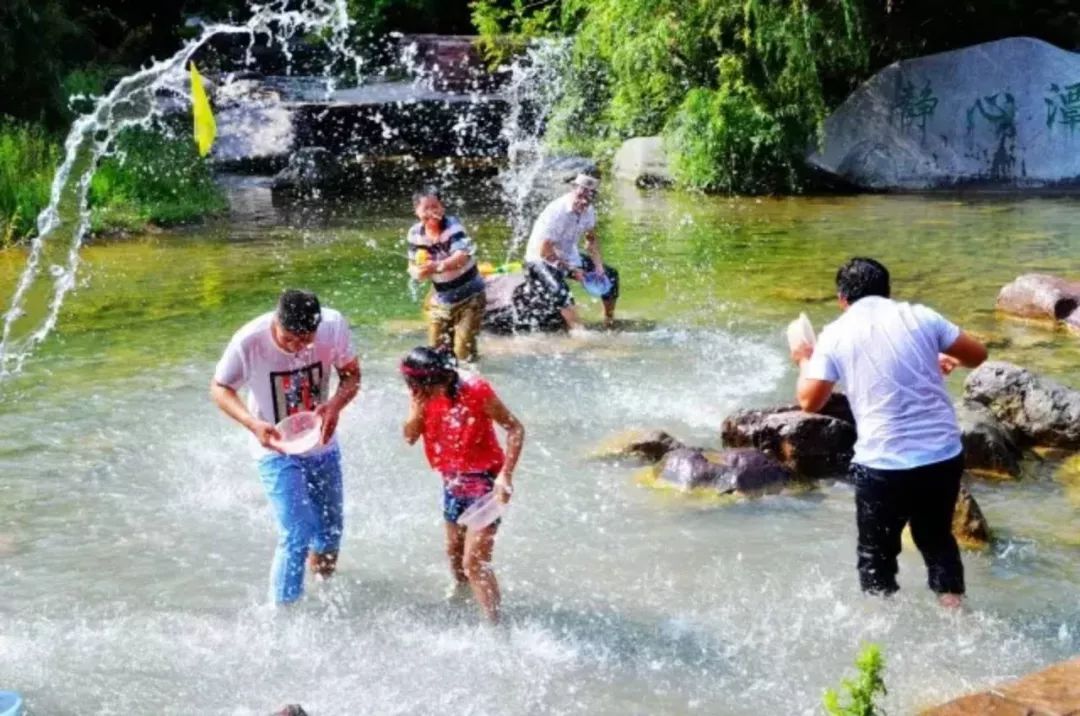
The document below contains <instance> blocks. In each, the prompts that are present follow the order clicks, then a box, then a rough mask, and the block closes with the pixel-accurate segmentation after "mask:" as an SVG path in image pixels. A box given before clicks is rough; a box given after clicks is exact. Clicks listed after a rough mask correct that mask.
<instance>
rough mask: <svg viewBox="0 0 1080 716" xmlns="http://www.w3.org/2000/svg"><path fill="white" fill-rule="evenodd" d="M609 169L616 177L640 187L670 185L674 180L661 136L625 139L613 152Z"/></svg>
mask: <svg viewBox="0 0 1080 716" xmlns="http://www.w3.org/2000/svg"><path fill="white" fill-rule="evenodd" d="M611 170H612V173H613V174H614V175H615V176H616V177H617V178H619V179H625V180H627V181H632V182H634V184H635V185H636V186H638V187H641V188H647V187H657V186H670V185H671V184H673V183H674V182H675V179H674V177H673V176H672V174H671V167H670V165H669V162H668V157H667V153H666V152H665V151H664V140H663V138H662V137H634V138H633V139H627V140H626V141H625V142H623V143H622V146H621V147H619V150H618V151H617V152H615V156H614V158H613V159H612V161H611Z"/></svg>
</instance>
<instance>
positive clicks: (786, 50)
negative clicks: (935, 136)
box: [472, 0, 1080, 193]
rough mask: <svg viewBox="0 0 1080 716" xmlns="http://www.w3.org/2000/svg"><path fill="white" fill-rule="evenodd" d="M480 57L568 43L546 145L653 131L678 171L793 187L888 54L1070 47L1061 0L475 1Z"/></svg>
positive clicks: (1074, 26)
mask: <svg viewBox="0 0 1080 716" xmlns="http://www.w3.org/2000/svg"><path fill="white" fill-rule="evenodd" d="M472 7H473V18H474V22H475V24H476V26H477V28H478V29H479V31H480V33H481V47H482V48H483V49H484V51H485V53H486V54H487V56H488V58H489V59H490V60H491V61H492V62H501V61H503V60H504V59H505V55H506V53H507V52H511V51H513V50H514V49H516V48H520V47H521V46H523V45H524V44H525V43H527V42H528V41H529V40H531V39H535V38H537V37H541V36H563V37H567V38H569V41H570V42H571V44H572V52H571V59H570V61H569V67H568V68H567V70H566V72H565V76H566V77H567V88H566V92H565V93H564V95H563V97H562V99H561V101H560V102H559V103H558V104H557V106H555V107H554V109H553V111H552V112H551V117H552V123H551V127H550V129H549V132H548V139H549V141H550V142H551V143H552V144H553V146H554V147H555V148H556V149H561V150H566V151H574V152H582V151H585V152H587V153H590V154H593V155H594V156H597V155H599V156H600V157H601V158H603V157H604V156H605V155H606V156H610V154H611V153H612V152H613V151H614V148H615V147H617V146H618V144H619V143H620V142H621V141H622V140H625V139H627V138H629V137H632V136H642V135H656V134H661V135H663V136H664V138H665V144H666V146H667V148H668V151H669V153H670V155H671V158H672V162H673V168H674V171H675V174H676V178H677V179H678V180H679V182H680V183H681V184H682V185H684V186H686V187H690V188H695V189H702V190H706V191H715V192H737V193H774V192H782V193H788V192H798V191H801V190H803V189H804V188H806V187H807V186H808V185H809V184H810V181H811V177H810V175H809V174H808V172H807V171H806V168H805V166H804V163H803V156H804V154H805V152H806V150H807V149H808V148H810V147H812V146H813V144H814V142H816V141H817V140H818V138H819V132H820V130H821V126H822V122H823V121H824V119H825V117H826V116H827V115H828V113H829V112H830V111H831V110H832V109H834V108H835V107H836V106H837V105H839V103H840V102H842V101H843V99H844V98H845V97H846V96H847V95H848V94H849V93H850V92H851V91H852V90H853V89H854V88H855V87H856V86H857V85H858V84H859V83H860V82H861V81H863V80H865V79H866V78H867V77H868V76H869V75H871V74H872V73H873V72H875V71H877V70H878V69H880V68H881V67H883V66H885V65H887V64H889V63H891V62H894V61H896V60H899V59H903V58H907V57H913V56H918V55H922V54H928V53H931V52H940V51H944V50H950V49H955V48H959V47H964V46H967V45H971V44H975V43H979V42H985V41H989V40H995V39H1000V38H1002V37H1009V36H1014V35H1029V36H1034V37H1039V38H1041V39H1045V40H1047V41H1049V42H1052V43H1054V44H1057V45H1058V46H1060V47H1064V48H1066V49H1071V50H1075V49H1077V48H1080V10H1078V9H1076V8H1075V7H1073V5H1072V4H1070V2H1069V0H1042V1H1040V2H1036V3H1030V2H1021V0H985V2H981V3H970V2H963V1H961V0H935V1H931V0H794V1H793V2H774V1H772V0H533V1H532V2H529V1H527V0H474V2H473V3H472Z"/></svg>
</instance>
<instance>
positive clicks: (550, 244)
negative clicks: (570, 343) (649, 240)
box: [525, 174, 619, 328]
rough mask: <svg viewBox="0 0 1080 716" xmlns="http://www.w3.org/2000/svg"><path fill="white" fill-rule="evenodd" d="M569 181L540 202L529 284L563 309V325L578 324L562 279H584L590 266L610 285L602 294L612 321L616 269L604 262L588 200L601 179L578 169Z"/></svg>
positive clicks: (527, 256)
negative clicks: (565, 190)
mask: <svg viewBox="0 0 1080 716" xmlns="http://www.w3.org/2000/svg"><path fill="white" fill-rule="evenodd" d="M573 185H574V188H573V190H571V191H570V192H569V193H567V194H564V195H562V196H560V197H558V198H556V199H555V200H554V201H552V202H551V203H550V204H548V205H547V206H546V207H544V210H543V211H542V212H540V216H538V217H537V219H536V222H535V223H534V224H533V229H532V234H530V235H529V243H528V245H527V246H526V247H525V262H526V264H527V267H528V269H527V280H528V281H529V288H530V289H531V290H533V291H535V292H537V293H538V294H539V297H538V298H541V299H542V300H545V301H549V302H553V303H554V304H555V305H556V306H557V307H558V308H559V310H560V311H561V312H562V314H563V318H564V319H565V320H566V323H567V326H569V327H570V328H577V327H579V326H580V325H581V321H580V320H579V319H578V315H577V310H576V309H575V308H574V299H573V297H572V296H571V295H570V289H569V288H568V287H567V285H566V278H567V276H570V277H573V278H574V279H575V280H577V281H583V280H584V279H585V275H586V274H588V273H590V272H592V273H595V274H596V275H597V276H607V279H608V281H609V282H610V284H611V286H610V288H609V290H608V291H607V292H605V293H604V294H603V295H602V296H601V300H602V301H603V303H604V323H605V324H606V325H607V326H611V325H612V324H613V323H614V321H615V302H616V301H617V300H618V298H619V272H618V271H617V270H615V268H614V267H612V266H605V265H604V261H603V259H602V257H601V256H600V243H599V241H598V240H597V238H596V210H595V209H594V208H593V206H592V204H593V200H594V199H595V198H596V192H597V190H598V189H599V187H600V180H598V179H597V178H596V177H591V176H589V175H588V174H578V175H577V177H575V178H574V181H573ZM582 238H584V239H585V250H586V253H585V254H584V255H582V253H581V251H580V249H579V244H580V243H581V239H582Z"/></svg>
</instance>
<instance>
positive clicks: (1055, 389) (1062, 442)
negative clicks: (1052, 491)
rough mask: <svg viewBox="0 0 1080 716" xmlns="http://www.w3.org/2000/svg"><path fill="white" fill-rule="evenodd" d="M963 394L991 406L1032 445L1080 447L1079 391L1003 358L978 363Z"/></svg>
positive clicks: (993, 410)
mask: <svg viewBox="0 0 1080 716" xmlns="http://www.w3.org/2000/svg"><path fill="white" fill-rule="evenodd" d="M964 397H965V398H966V399H967V400H971V401H974V402H976V403H979V404H981V405H984V406H986V407H987V408H989V409H990V412H991V413H993V414H994V417H996V418H997V419H998V420H1000V421H1001V422H1002V423H1004V424H1005V425H1007V426H1009V427H1011V428H1013V429H1015V430H1016V431H1017V432H1018V433H1020V434H1021V435H1022V436H1023V438H1024V440H1025V441H1026V442H1028V443H1030V444H1033V445H1039V446H1045V447H1060V448H1067V449H1073V450H1076V449H1080V391H1077V390H1072V389H1070V388H1066V387H1065V386H1063V385H1059V384H1058V383H1055V382H1054V381H1051V380H1047V379H1045V378H1040V377H1039V376H1037V375H1035V374H1034V373H1032V372H1030V371H1028V370H1025V369H1024V368H1021V367H1020V366H1017V365H1013V364H1012V363H1005V362H1001V361H990V362H987V363H984V364H983V365H981V366H979V368H977V369H976V370H974V371H972V372H971V374H970V375H968V377H967V380H966V381H965V382H964Z"/></svg>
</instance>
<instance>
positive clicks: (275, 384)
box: [270, 362, 326, 423]
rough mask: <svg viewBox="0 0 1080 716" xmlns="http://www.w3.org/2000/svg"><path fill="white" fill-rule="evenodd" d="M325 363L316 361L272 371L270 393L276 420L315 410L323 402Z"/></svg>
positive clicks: (279, 420) (277, 421)
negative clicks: (292, 368) (300, 366)
mask: <svg viewBox="0 0 1080 716" xmlns="http://www.w3.org/2000/svg"><path fill="white" fill-rule="evenodd" d="M323 378H324V374H323V365H322V363H320V362H315V363H312V364H310V365H306V366H304V367H303V368H297V369H296V370H288V371H272V372H271V373H270V393H271V395H272V396H273V398H274V422H275V423H279V422H281V421H282V420H284V419H285V418H287V417H289V416H290V415H293V414H294V413H300V412H303V411H305V410H314V409H315V407H316V406H317V405H319V404H320V403H322V402H323V400H322V399H323V391H324V390H325V389H326V386H325V385H323Z"/></svg>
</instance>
